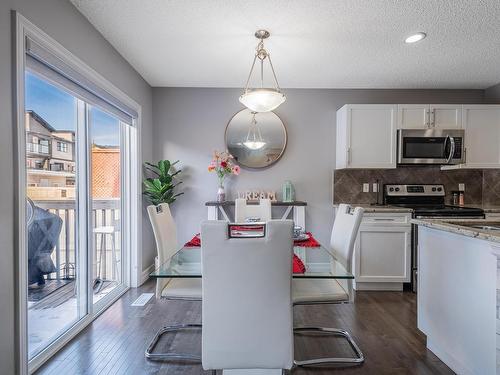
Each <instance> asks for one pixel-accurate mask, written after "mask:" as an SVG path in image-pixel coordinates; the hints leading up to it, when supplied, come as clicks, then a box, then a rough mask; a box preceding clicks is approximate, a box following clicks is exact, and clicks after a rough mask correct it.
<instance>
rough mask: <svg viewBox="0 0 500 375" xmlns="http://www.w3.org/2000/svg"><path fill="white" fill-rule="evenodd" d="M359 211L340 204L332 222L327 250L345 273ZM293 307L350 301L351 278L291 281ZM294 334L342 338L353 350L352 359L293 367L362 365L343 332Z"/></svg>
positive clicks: (349, 266) (313, 329)
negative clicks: (328, 335) (316, 334)
mask: <svg viewBox="0 0 500 375" xmlns="http://www.w3.org/2000/svg"><path fill="white" fill-rule="evenodd" d="M363 212H364V210H363V208H361V207H356V208H354V209H353V208H352V207H351V206H349V205H347V204H340V205H339V207H338V208H337V214H336V216H335V221H334V223H333V229H332V235H331V239H330V248H331V251H332V252H333V255H334V256H335V258H336V259H337V261H339V262H340V263H341V264H342V265H343V266H344V268H345V269H346V270H347V272H349V273H350V272H351V271H352V257H353V253H354V243H355V241H356V237H357V235H358V231H359V226H360V224H361V220H362V218H363ZM292 296H293V304H294V306H295V305H318V304H337V303H349V302H352V301H353V299H352V296H353V288H352V279H348V280H342V281H340V282H339V281H338V280H333V279H294V280H293V282H292ZM294 332H295V333H299V334H300V333H308V332H320V333H324V334H332V335H336V336H343V337H345V338H346V339H347V341H348V342H349V344H350V346H351V348H352V349H353V350H354V353H355V355H356V356H355V357H352V358H335V357H330V358H316V359H306V360H300V361H295V364H296V365H297V366H315V365H325V364H333V365H336V364H346V365H356V364H361V363H363V362H364V355H363V353H362V352H361V350H360V349H359V347H358V345H357V344H356V342H355V341H354V339H353V338H352V336H351V335H350V334H349V333H348V332H347V331H345V330H342V329H338V328H325V327H295V328H294Z"/></svg>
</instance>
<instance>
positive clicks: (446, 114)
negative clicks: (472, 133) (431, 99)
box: [429, 104, 462, 129]
mask: <svg viewBox="0 0 500 375" xmlns="http://www.w3.org/2000/svg"><path fill="white" fill-rule="evenodd" d="M429 110H430V111H429V114H430V124H431V127H434V128H440V129H461V128H462V106H461V105H455V104H431V105H430V108H429Z"/></svg>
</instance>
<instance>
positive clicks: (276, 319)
mask: <svg viewBox="0 0 500 375" xmlns="http://www.w3.org/2000/svg"><path fill="white" fill-rule="evenodd" d="M250 225H255V226H257V225H259V224H250ZM260 225H261V226H262V227H263V229H264V230H263V232H262V231H261V232H257V231H255V233H259V234H256V235H255V236H253V237H251V238H249V237H236V236H233V234H232V230H231V228H230V227H231V224H228V223H226V222H220V221H206V222H204V223H203V224H202V227H201V240H202V249H201V253H202V275H203V299H202V323H203V329H202V365H203V368H204V369H205V370H217V369H219V370H220V369H222V370H236V369H241V370H243V369H274V370H272V371H282V369H290V368H291V367H292V366H293V312H292V300H291V277H292V254H293V241H292V231H293V222H292V221H291V220H270V221H268V222H267V223H266V224H262V223H261V224H260ZM228 226H229V227H228Z"/></svg>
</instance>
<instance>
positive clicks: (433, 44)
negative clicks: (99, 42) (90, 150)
mask: <svg viewBox="0 0 500 375" xmlns="http://www.w3.org/2000/svg"><path fill="white" fill-rule="evenodd" d="M71 1H72V2H73V4H74V5H75V6H76V7H77V8H78V9H79V10H80V12H82V13H83V14H84V15H85V16H86V17H87V18H88V19H89V21H90V22H91V23H92V24H93V25H94V26H95V27H96V28H97V29H98V30H99V31H100V32H101V33H102V35H104V37H105V38H106V39H107V40H108V41H109V42H110V43H111V44H112V45H113V46H114V47H115V48H116V49H117V50H118V51H119V52H120V53H121V54H122V55H123V56H124V58H125V59H127V60H128V61H129V62H130V64H131V65H132V66H133V67H134V68H135V69H136V70H137V71H138V72H139V73H140V74H141V75H142V76H143V77H144V78H145V79H146V81H148V82H149V84H151V85H152V86H187V87H241V86H242V85H244V83H245V80H246V77H247V74H248V71H249V69H250V64H251V60H252V58H253V52H254V48H255V46H256V39H255V38H254V37H253V33H254V32H255V30H256V29H258V28H266V29H268V30H269V31H270V32H271V38H270V39H269V40H268V42H267V43H266V47H268V49H269V51H270V53H271V55H272V58H273V63H274V65H275V68H276V73H277V76H278V80H279V81H280V84H281V86H282V87H297V88H480V89H483V88H486V87H489V86H492V85H494V84H496V83H498V82H500V1H498V0H448V1H447V0H420V1H415V0H400V1H398V0H392V1H391V0H370V1H369V0H343V1H340V0H71ZM417 31H424V32H426V33H427V35H428V37H427V38H426V39H424V40H423V41H421V42H419V43H416V44H412V45H407V44H405V43H403V40H404V38H405V37H406V36H408V35H410V34H412V33H414V32H417Z"/></svg>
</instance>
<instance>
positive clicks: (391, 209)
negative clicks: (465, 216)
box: [333, 203, 500, 213]
mask: <svg viewBox="0 0 500 375" xmlns="http://www.w3.org/2000/svg"><path fill="white" fill-rule="evenodd" d="M339 204H340V203H334V205H333V207H338V206H339ZM347 204H349V205H350V206H353V207H362V208H363V209H364V210H365V213H375V212H379V213H395V212H412V211H413V210H412V209H411V208H407V207H398V206H391V205H386V204H384V205H380V206H376V205H371V204H366V203H347ZM499 212H500V211H499Z"/></svg>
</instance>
